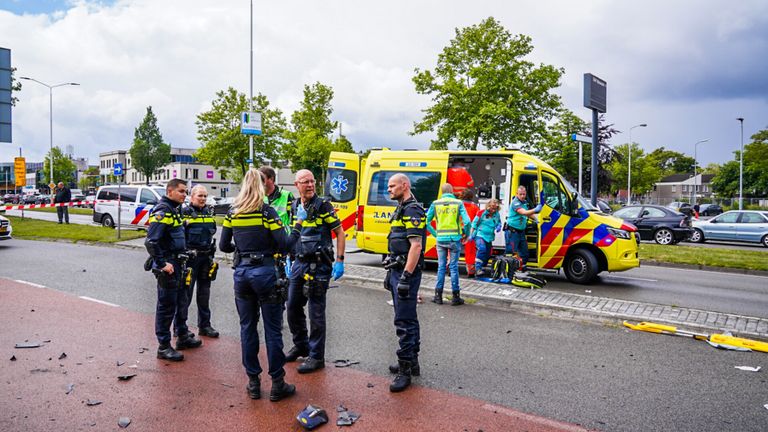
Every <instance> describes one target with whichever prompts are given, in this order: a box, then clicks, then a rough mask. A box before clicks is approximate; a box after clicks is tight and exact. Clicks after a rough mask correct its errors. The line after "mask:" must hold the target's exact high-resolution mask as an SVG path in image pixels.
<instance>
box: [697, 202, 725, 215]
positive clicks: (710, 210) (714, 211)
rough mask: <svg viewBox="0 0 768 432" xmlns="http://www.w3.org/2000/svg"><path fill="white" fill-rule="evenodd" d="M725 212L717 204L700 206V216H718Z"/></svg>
mask: <svg viewBox="0 0 768 432" xmlns="http://www.w3.org/2000/svg"><path fill="white" fill-rule="evenodd" d="M722 212H723V208H722V207H720V206H719V205H717V204H702V205H700V206H699V215H701V216H717V215H719V214H721V213H722Z"/></svg>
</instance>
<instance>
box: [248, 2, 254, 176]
mask: <svg viewBox="0 0 768 432" xmlns="http://www.w3.org/2000/svg"><path fill="white" fill-rule="evenodd" d="M249 78H250V83H251V93H250V97H249V98H248V103H249V104H250V105H249V106H250V111H251V112H253V0H251V74H250V76H249ZM248 157H249V160H250V162H249V163H248V168H249V169H252V168H253V135H250V134H249V135H248Z"/></svg>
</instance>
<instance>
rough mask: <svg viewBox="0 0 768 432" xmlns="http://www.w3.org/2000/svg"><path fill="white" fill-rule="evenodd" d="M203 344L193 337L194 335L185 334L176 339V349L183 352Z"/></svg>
mask: <svg viewBox="0 0 768 432" xmlns="http://www.w3.org/2000/svg"><path fill="white" fill-rule="evenodd" d="M202 344H203V341H201V340H200V339H198V338H196V337H195V334H194V333H187V334H184V335H181V336H179V338H178V339H176V349H177V350H185V349H187V348H197V347H199V346H200V345H202Z"/></svg>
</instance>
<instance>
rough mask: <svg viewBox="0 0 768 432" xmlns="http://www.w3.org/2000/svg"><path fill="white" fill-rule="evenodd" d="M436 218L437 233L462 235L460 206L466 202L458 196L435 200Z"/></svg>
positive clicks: (441, 234)
mask: <svg viewBox="0 0 768 432" xmlns="http://www.w3.org/2000/svg"><path fill="white" fill-rule="evenodd" d="M432 205H434V206H435V219H437V235H438V236H443V235H461V228H462V224H461V223H459V207H461V206H463V205H464V204H463V203H462V202H461V200H459V199H456V198H447V197H446V198H441V199H439V200H437V201H434V202H433V203H432Z"/></svg>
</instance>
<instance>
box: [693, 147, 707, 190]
mask: <svg viewBox="0 0 768 432" xmlns="http://www.w3.org/2000/svg"><path fill="white" fill-rule="evenodd" d="M707 141H709V138H707V139H703V140H699V141H696V144H694V145H693V200H692V201H693V205H696V189H697V188H696V186H698V184H699V182H698V180H697V179H696V165H698V163H699V162H698V160H699V144H701V143H705V142H707Z"/></svg>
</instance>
